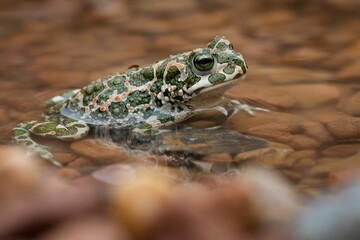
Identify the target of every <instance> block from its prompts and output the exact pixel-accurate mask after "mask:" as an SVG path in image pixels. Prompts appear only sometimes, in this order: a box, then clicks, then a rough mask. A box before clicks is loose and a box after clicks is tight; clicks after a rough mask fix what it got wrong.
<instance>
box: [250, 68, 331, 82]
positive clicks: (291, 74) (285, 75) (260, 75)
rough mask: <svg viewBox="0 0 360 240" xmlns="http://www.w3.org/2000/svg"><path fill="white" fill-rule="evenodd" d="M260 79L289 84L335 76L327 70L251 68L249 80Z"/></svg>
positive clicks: (326, 79)
mask: <svg viewBox="0 0 360 240" xmlns="http://www.w3.org/2000/svg"><path fill="white" fill-rule="evenodd" d="M252 79H253V80H261V82H266V83H267V84H269V83H272V84H289V83H305V82H325V81H331V80H334V79H335V77H334V76H333V75H332V74H331V73H330V72H327V71H319V70H306V69H304V68H295V67H294V68H291V67H273V66H272V67H265V66H258V67H257V68H253V70H252V72H251V75H249V80H252Z"/></svg>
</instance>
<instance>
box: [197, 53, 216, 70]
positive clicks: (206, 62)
mask: <svg viewBox="0 0 360 240" xmlns="http://www.w3.org/2000/svg"><path fill="white" fill-rule="evenodd" d="M193 63H194V66H195V68H196V69H197V70H198V71H210V70H211V69H212V68H213V66H214V57H213V56H212V55H211V54H209V53H200V54H198V55H196V56H195V57H194V60H193Z"/></svg>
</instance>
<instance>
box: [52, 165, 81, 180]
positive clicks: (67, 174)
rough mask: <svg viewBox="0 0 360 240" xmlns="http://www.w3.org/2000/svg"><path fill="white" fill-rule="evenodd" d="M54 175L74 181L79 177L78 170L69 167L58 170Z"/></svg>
mask: <svg viewBox="0 0 360 240" xmlns="http://www.w3.org/2000/svg"><path fill="white" fill-rule="evenodd" d="M55 174H56V175H57V176H59V177H60V178H63V179H74V178H77V177H80V176H81V173H80V172H79V171H78V170H76V169H73V168H69V167H63V168H60V169H58V170H57V171H56V173H55Z"/></svg>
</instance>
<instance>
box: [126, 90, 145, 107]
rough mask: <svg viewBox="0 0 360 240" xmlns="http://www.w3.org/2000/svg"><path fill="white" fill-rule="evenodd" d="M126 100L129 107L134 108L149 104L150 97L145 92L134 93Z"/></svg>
mask: <svg viewBox="0 0 360 240" xmlns="http://www.w3.org/2000/svg"><path fill="white" fill-rule="evenodd" d="M127 100H128V101H129V103H130V105H131V106H133V107H136V106H139V105H141V104H147V103H150V100H151V96H150V95H149V93H148V92H147V91H145V92H140V91H134V92H132V93H131V94H129V96H128V98H127Z"/></svg>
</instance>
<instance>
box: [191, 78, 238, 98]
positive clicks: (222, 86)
mask: <svg viewBox="0 0 360 240" xmlns="http://www.w3.org/2000/svg"><path fill="white" fill-rule="evenodd" d="M244 78H245V75H244V76H242V77H240V78H235V79H232V80H230V81H225V82H222V83H219V84H216V85H213V86H210V87H202V88H199V89H197V90H196V91H195V92H194V93H195V94H196V95H199V94H203V93H207V92H212V91H215V90H216V92H221V91H222V92H223V93H224V92H225V91H226V90H228V89H229V88H231V87H232V86H234V85H236V84H238V83H239V82H240V81H242V80H243V79H244Z"/></svg>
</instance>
